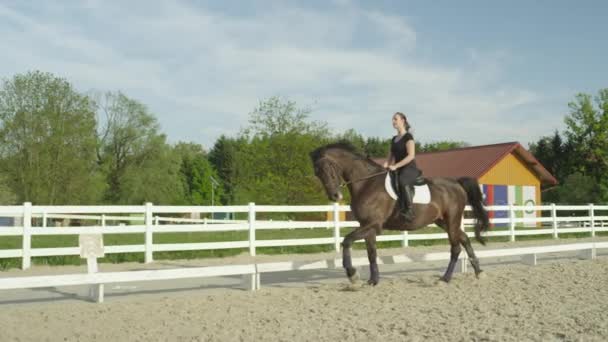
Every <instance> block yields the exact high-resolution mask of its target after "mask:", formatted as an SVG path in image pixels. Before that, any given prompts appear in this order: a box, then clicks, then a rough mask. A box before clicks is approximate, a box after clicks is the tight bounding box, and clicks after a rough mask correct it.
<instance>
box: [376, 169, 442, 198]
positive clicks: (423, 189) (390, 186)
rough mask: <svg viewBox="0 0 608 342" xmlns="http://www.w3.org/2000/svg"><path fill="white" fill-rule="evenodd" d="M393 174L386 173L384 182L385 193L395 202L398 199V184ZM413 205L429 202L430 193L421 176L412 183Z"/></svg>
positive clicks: (426, 183)
mask: <svg viewBox="0 0 608 342" xmlns="http://www.w3.org/2000/svg"><path fill="white" fill-rule="evenodd" d="M398 181H399V180H398V179H397V175H396V173H395V172H388V173H387V174H386V179H385V182H384V187H385V189H386V192H387V193H388V194H389V196H391V198H392V199H394V200H395V201H396V200H397V199H398V198H399V196H398V195H397V194H398V193H399V183H398ZM412 202H413V203H422V204H428V203H430V202H431V191H430V190H429V186H428V182H427V180H426V178H424V177H423V176H422V175H419V176H418V177H416V180H415V181H414V198H413V201H412Z"/></svg>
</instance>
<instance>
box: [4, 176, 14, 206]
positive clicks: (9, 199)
mask: <svg viewBox="0 0 608 342" xmlns="http://www.w3.org/2000/svg"><path fill="white" fill-rule="evenodd" d="M15 204H17V196H16V195H15V193H14V192H13V190H11V188H10V187H9V186H8V185H7V182H6V176H5V175H2V174H0V205H15Z"/></svg>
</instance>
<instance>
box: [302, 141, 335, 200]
mask: <svg viewBox="0 0 608 342" xmlns="http://www.w3.org/2000/svg"><path fill="white" fill-rule="evenodd" d="M310 156H311V159H312V166H313V168H314V171H315V176H317V178H319V179H320V180H321V184H323V187H324V188H325V192H326V193H327V197H328V198H329V200H330V201H334V202H339V201H341V200H342V198H343V196H342V191H341V189H340V173H341V170H340V169H339V168H338V165H337V164H336V161H335V160H333V159H332V158H331V157H330V156H327V155H324V154H323V153H319V151H318V150H316V151H313V152H312V153H311V154H310Z"/></svg>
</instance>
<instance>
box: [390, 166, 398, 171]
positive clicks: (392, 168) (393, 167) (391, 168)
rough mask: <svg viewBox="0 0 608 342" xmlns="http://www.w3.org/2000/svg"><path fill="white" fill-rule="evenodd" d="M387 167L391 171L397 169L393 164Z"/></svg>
mask: <svg viewBox="0 0 608 342" xmlns="http://www.w3.org/2000/svg"><path fill="white" fill-rule="evenodd" d="M388 169H389V170H391V171H395V170H397V167H396V166H395V164H393V165H389V167H388Z"/></svg>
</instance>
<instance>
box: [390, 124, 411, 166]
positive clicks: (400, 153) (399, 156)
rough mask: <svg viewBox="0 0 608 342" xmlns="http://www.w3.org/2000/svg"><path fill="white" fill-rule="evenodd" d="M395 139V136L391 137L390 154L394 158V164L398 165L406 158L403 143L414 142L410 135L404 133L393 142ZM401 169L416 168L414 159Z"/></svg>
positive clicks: (405, 149)
mask: <svg viewBox="0 0 608 342" xmlns="http://www.w3.org/2000/svg"><path fill="white" fill-rule="evenodd" d="M395 138H397V136H396V135H395V136H393V138H392V139H391V153H392V155H393V157H394V158H395V163H398V162H400V161H402V160H403V159H405V157H407V148H406V147H405V143H407V142H408V141H410V140H414V137H413V136H412V135H411V134H410V133H405V134H404V135H403V136H402V137H401V138H399V139H398V140H397V141H395ZM403 167H407V168H409V167H414V168H416V159H414V160H412V161H411V162H409V163H407V165H405V166H403Z"/></svg>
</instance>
